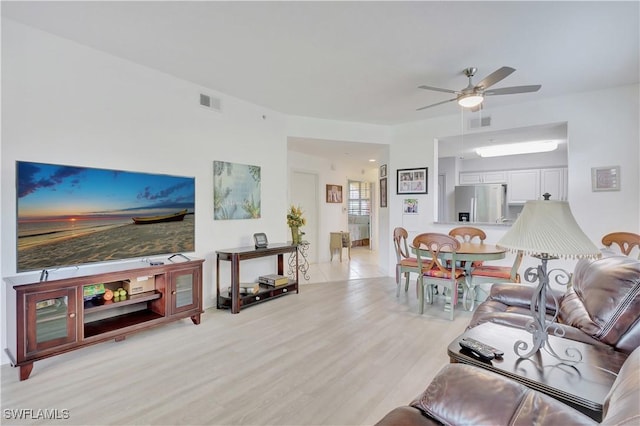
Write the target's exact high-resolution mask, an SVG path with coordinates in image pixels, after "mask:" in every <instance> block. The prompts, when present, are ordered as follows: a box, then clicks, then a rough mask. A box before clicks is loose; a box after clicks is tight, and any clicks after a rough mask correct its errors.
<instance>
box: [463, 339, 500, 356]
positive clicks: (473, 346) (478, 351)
mask: <svg viewBox="0 0 640 426" xmlns="http://www.w3.org/2000/svg"><path fill="white" fill-rule="evenodd" d="M458 343H460V346H461V347H463V348H464V349H467V350H469V351H471V352H472V353H473V354H474V355H476V356H477V357H478V358H480V359H481V360H483V361H491V360H492V359H493V358H495V355H494V354H493V352H491V351H490V350H489V349H487V348H485V347H484V345H482V344H478V343H473V342H469V341H467V340H460V342H458Z"/></svg>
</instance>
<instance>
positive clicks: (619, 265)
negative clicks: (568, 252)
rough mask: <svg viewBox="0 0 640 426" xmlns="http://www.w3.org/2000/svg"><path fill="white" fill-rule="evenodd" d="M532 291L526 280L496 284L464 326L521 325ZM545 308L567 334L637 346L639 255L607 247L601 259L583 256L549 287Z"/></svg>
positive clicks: (639, 326)
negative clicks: (559, 285)
mask: <svg viewBox="0 0 640 426" xmlns="http://www.w3.org/2000/svg"><path fill="white" fill-rule="evenodd" d="M551 267H552V266H551ZM534 291H535V287H533V286H528V285H522V284H507V283H499V284H494V285H493V286H492V287H491V290H490V293H489V297H488V298H487V300H485V301H484V302H482V303H481V304H480V305H479V306H478V308H477V309H476V311H475V312H474V314H473V317H472V318H471V321H470V322H469V326H468V328H472V327H475V326H477V325H479V324H482V323H484V322H494V323H497V324H502V325H507V326H510V327H518V328H523V329H524V328H525V327H526V324H527V322H528V321H529V320H530V319H531V310H530V304H531V297H532V295H533V294H534ZM552 295H553V296H555V297H556V300H557V301H558V309H557V310H556V305H555V303H554V300H553V299H552ZM546 310H547V318H548V319H549V320H550V321H551V320H554V321H555V322H556V324H557V326H558V328H559V329H560V330H561V332H564V337H565V338H567V339H572V340H577V341H580V342H584V343H590V344H594V345H608V346H610V347H613V348H615V349H616V350H618V351H622V352H625V353H630V352H632V351H633V350H634V349H635V348H637V347H638V346H640V261H639V260H636V259H633V258H631V257H628V256H622V255H616V254H613V253H611V252H608V251H604V252H603V256H602V257H601V258H599V259H595V260H587V259H581V260H580V261H578V263H577V264H576V267H575V269H574V272H573V277H572V280H571V285H570V286H569V288H568V289H567V290H566V291H565V292H564V293H561V292H559V291H558V290H554V291H552V292H551V293H548V295H547V301H546ZM555 314H557V316H555V319H554V315H555Z"/></svg>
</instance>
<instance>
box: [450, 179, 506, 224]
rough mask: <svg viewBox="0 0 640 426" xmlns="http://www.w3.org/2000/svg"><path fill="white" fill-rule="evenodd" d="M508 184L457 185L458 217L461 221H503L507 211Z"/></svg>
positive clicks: (456, 204)
mask: <svg viewBox="0 0 640 426" xmlns="http://www.w3.org/2000/svg"><path fill="white" fill-rule="evenodd" d="M506 200H507V185H502V184H488V185H460V186H456V187H455V207H456V218H457V219H458V221H460V222H493V223H495V222H502V220H503V219H504V218H505V216H506V211H507V201H506Z"/></svg>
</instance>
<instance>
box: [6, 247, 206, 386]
mask: <svg viewBox="0 0 640 426" xmlns="http://www.w3.org/2000/svg"><path fill="white" fill-rule="evenodd" d="M159 260H160V261H162V262H164V264H162V265H154V266H149V264H147V263H143V262H130V263H125V264H122V263H120V264H106V265H99V266H87V267H82V268H76V269H73V268H67V269H66V270H64V271H52V272H49V273H48V275H47V274H44V273H43V274H41V273H40V272H38V273H37V274H28V275H20V276H15V277H9V278H5V279H4V280H5V282H6V283H7V305H6V306H7V324H8V327H7V345H8V348H6V349H5V351H6V353H7V355H8V356H9V359H10V360H11V365H12V366H14V367H20V380H26V379H28V378H29V375H30V374H31V370H32V369H33V363H34V362H35V361H38V360H41V359H44V358H48V357H51V356H55V355H59V354H61V353H64V352H69V351H72V350H75V349H80V348H82V347H85V346H88V345H93V344H96V343H100V342H104V341H107V340H116V341H120V340H124V339H125V337H126V336H127V335H128V334H132V333H135V332H138V331H141V330H146V329H148V328H151V327H155V326H158V325H162V324H166V323H168V322H172V321H177V320H180V319H184V318H191V321H193V323H194V324H200V314H201V313H202V263H203V262H204V260H203V259H190V260H187V259H186V258H181V259H177V258H175V256H172V259H168V258H165V259H159ZM41 276H42V278H44V280H43V281H40V278H41ZM141 282H145V283H146V286H147V287H146V288H145V290H147V291H145V292H143V293H138V294H127V296H126V297H122V298H119V299H118V300H117V301H116V299H113V300H109V301H104V300H103V299H101V298H100V297H94V298H93V299H91V300H85V294H86V293H87V292H88V291H89V290H90V288H91V286H93V285H95V284H103V285H104V287H105V288H108V289H111V290H115V289H117V288H119V287H123V288H124V287H125V286H129V287H135V285H136V283H141ZM88 298H89V296H87V299H88Z"/></svg>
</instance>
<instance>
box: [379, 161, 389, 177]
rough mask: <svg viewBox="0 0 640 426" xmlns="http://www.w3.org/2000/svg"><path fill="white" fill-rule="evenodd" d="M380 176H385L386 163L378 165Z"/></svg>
mask: <svg viewBox="0 0 640 426" xmlns="http://www.w3.org/2000/svg"><path fill="white" fill-rule="evenodd" d="M380 177H381V178H383V177H387V165H386V164H383V165H382V166H380Z"/></svg>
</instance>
